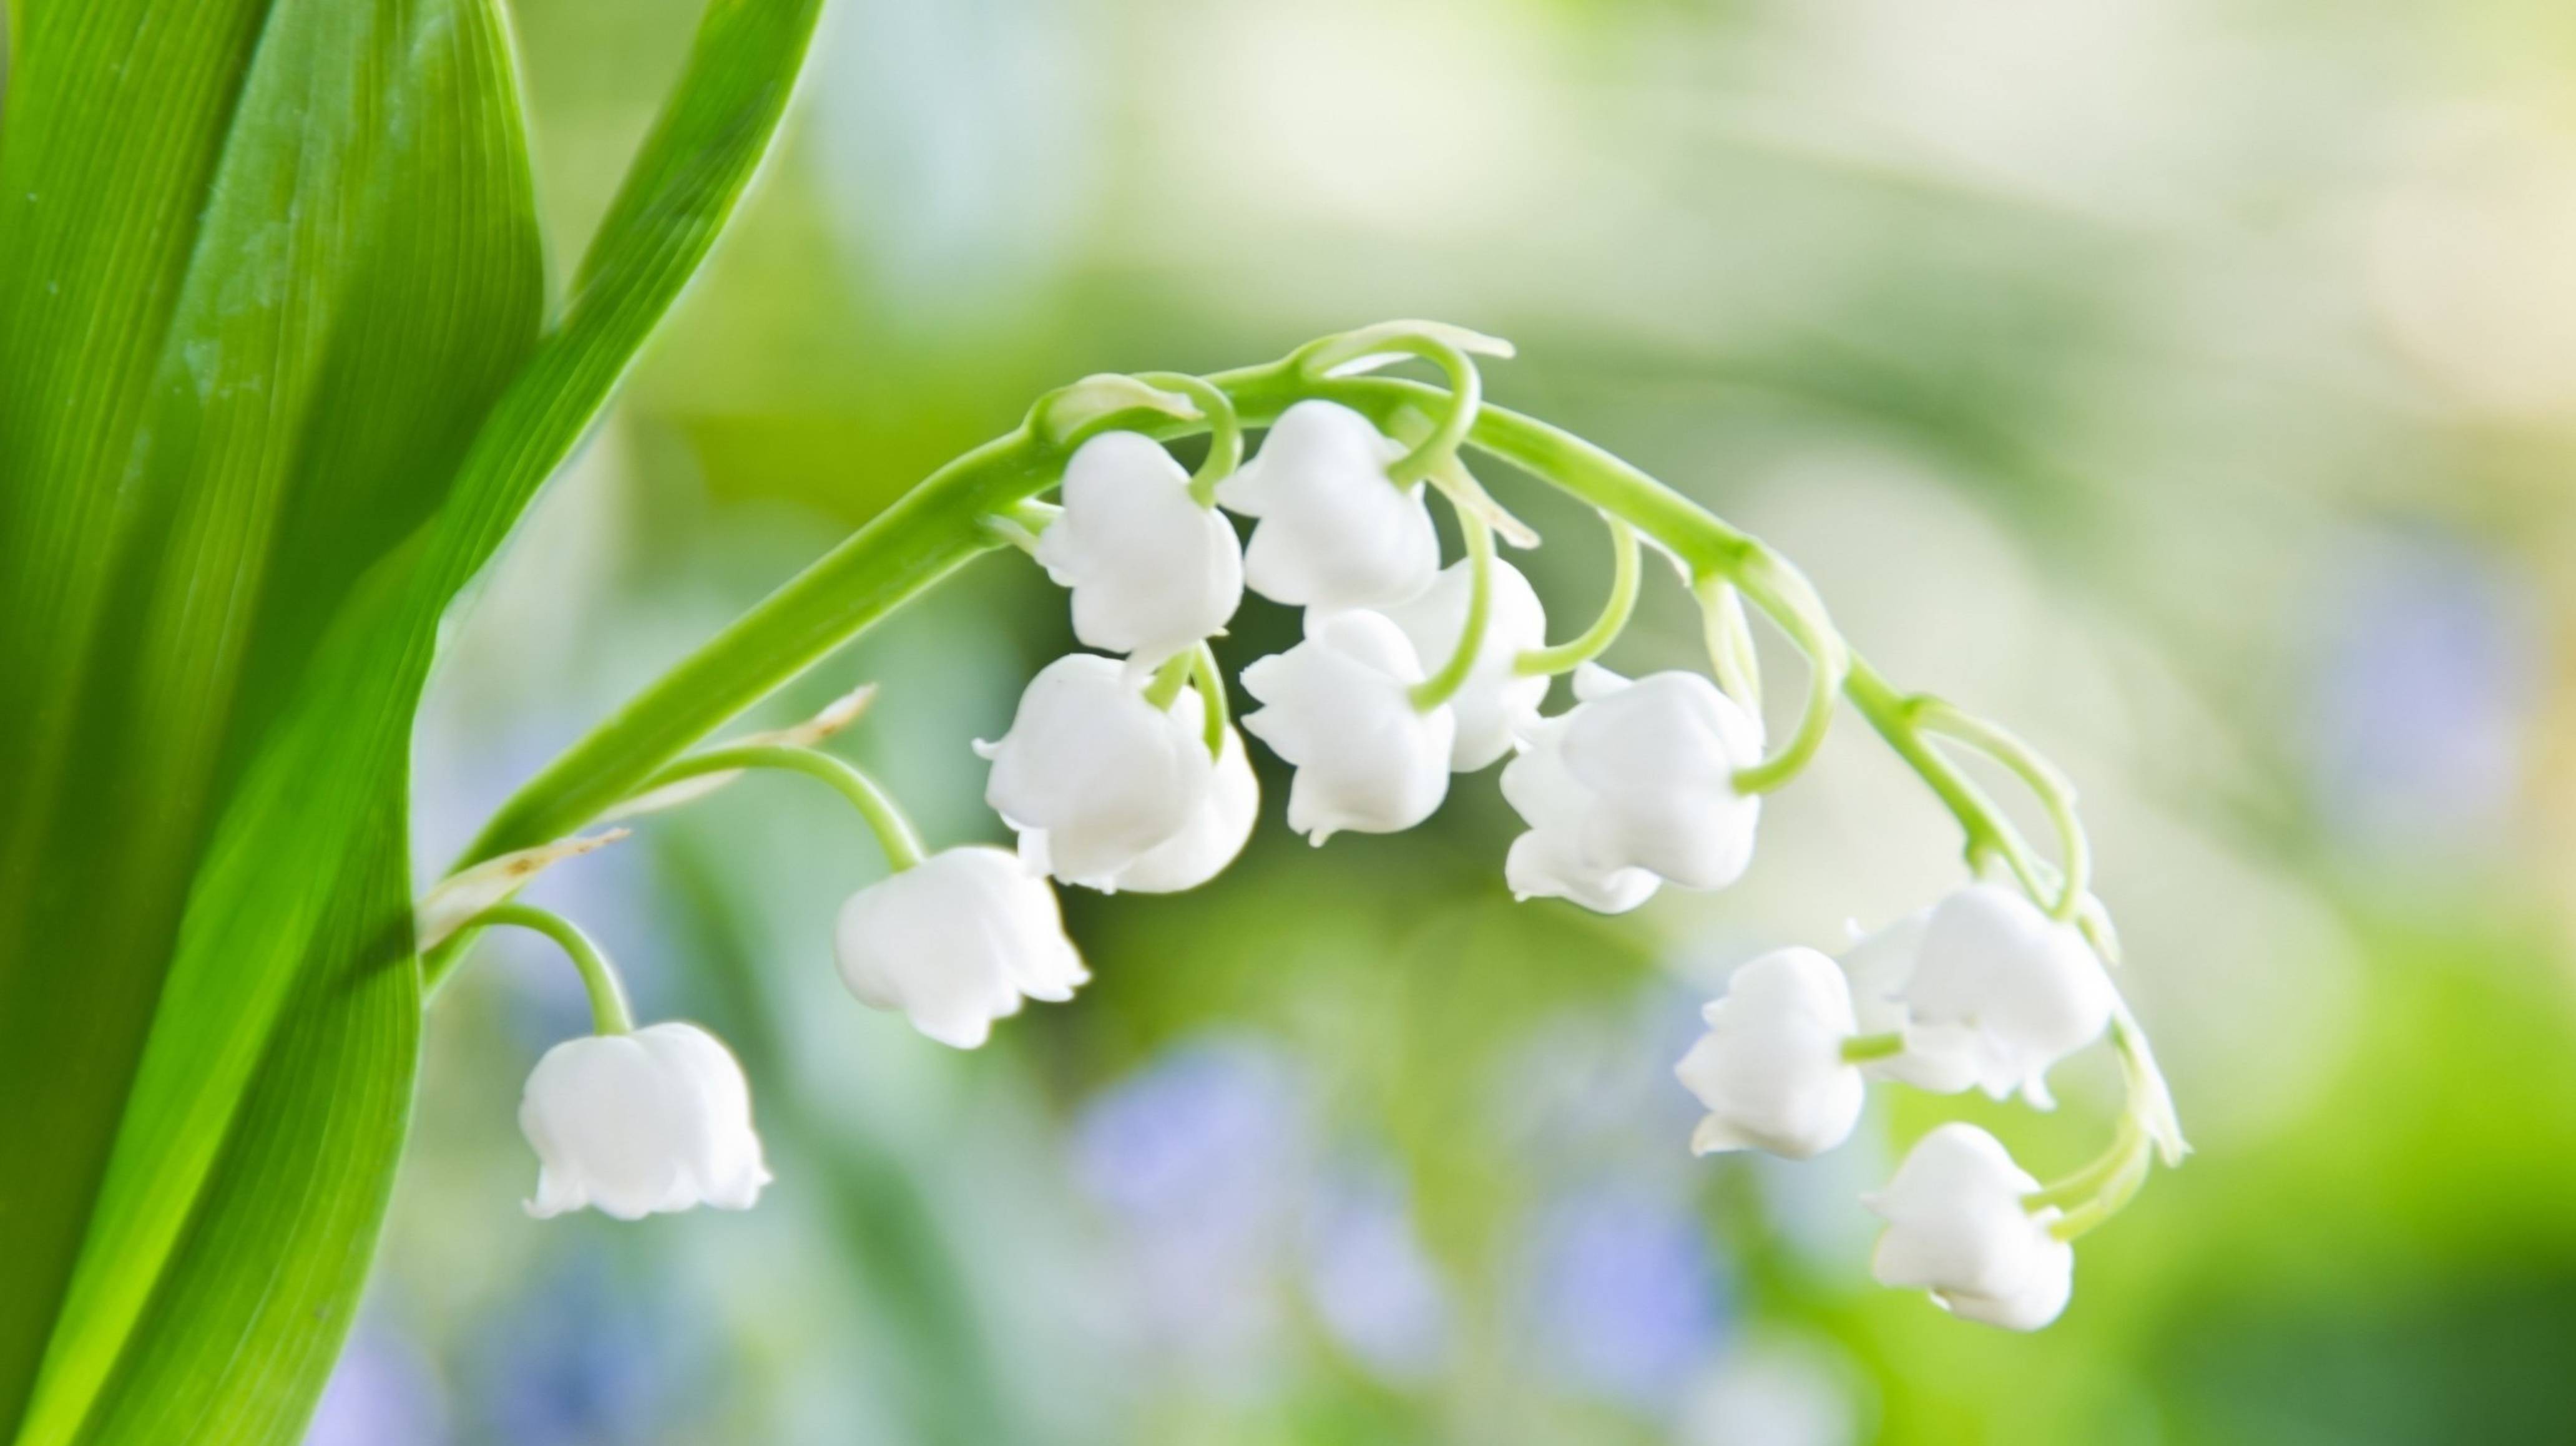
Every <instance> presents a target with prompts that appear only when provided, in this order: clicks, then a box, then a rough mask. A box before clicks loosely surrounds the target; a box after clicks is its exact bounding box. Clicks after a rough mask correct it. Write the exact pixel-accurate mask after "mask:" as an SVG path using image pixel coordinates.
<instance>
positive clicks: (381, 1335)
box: [304, 1321, 448, 1446]
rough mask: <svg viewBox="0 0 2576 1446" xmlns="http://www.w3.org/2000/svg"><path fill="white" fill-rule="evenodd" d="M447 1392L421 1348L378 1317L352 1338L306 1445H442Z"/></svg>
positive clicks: (324, 1397) (360, 1328)
mask: <svg viewBox="0 0 2576 1446" xmlns="http://www.w3.org/2000/svg"><path fill="white" fill-rule="evenodd" d="M447 1439H448V1434H447V1402H446V1393H445V1392H444V1390H443V1389H442V1388H441V1386H440V1384H439V1381H438V1378H437V1376H436V1375H435V1374H434V1373H433V1372H432V1370H431V1368H430V1364H429V1362H428V1360H427V1359H426V1358H424V1357H423V1356H422V1354H421V1353H420V1351H419V1349H418V1348H417V1347H415V1346H414V1345H413V1344H412V1343H411V1341H410V1340H408V1339H407V1338H405V1337H404V1336H402V1335H400V1334H398V1333H397V1332H395V1331H394V1330H392V1329H390V1328H388V1327H386V1326H385V1325H383V1324H381V1323H380V1322H376V1321H369V1322H367V1323H365V1324H363V1325H361V1326H360V1327H359V1328H358V1331H357V1333H356V1334H355V1335H354V1336H353V1337H351V1339H350V1341H349V1348H348V1349H347V1350H346V1351H344V1352H342V1353H341V1356H340V1363H339V1365H338V1366H337V1367H335V1368H334V1369H333V1371H332V1373H331V1386H330V1389H329V1390H327V1391H325V1392H323V1394H322V1402H321V1405H320V1406H319V1407H317V1408H316V1409H315V1410H314V1413H313V1424H312V1426H311V1427H310V1428H309V1429H307V1430H306V1432H305V1433H304V1446H440V1443H443V1442H445V1441H446V1440H447Z"/></svg>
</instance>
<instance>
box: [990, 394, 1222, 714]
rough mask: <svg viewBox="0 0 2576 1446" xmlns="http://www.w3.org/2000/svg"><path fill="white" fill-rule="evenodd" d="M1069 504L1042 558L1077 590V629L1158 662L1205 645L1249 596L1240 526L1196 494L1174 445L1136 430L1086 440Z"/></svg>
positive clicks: (1072, 476) (1043, 543)
mask: <svg viewBox="0 0 2576 1446" xmlns="http://www.w3.org/2000/svg"><path fill="white" fill-rule="evenodd" d="M1063 498H1064V512H1063V515H1061V516H1059V517H1057V518H1056V519H1055V521H1054V522H1053V523H1051V524H1049V525H1048V527H1047V529H1046V531H1045V532H1044V533H1043V534H1041V535H1040V536H1039V538H1038V547H1037V559H1038V561H1039V563H1040V564H1042V565H1043V566H1044V567H1045V568H1046V569H1047V573H1048V575H1049V576H1050V577H1052V578H1054V579H1055V580H1056V582H1058V583H1059V584H1061V585H1063V586H1065V587H1068V588H1071V589H1072V590H1073V631H1074V636H1075V637H1078V638H1080V639H1081V640H1082V641H1083V642H1084V643H1085V644H1087V645H1089V646H1091V647H1095V648H1102V649H1106V650H1108V651H1110V652H1117V653H1132V654H1134V656H1135V662H1136V663H1137V664H1138V665H1139V666H1142V667H1148V668H1150V667H1151V666H1153V665H1154V664H1155V663H1158V662H1161V661H1162V660H1163V659H1165V658H1168V657H1171V656H1172V655H1174V654H1176V653H1179V652H1181V651H1183V650H1184V649H1187V648H1189V647H1192V646H1194V645H1195V644H1197V643H1198V642H1199V641H1200V640H1201V639H1204V638H1206V637H1208V636H1210V635H1211V634H1214V633H1215V632H1217V631H1218V630H1219V629H1221V628H1223V627H1224V626H1225V624H1226V621H1227V620H1228V619H1229V618H1231V617H1233V616H1234V610H1235V607H1236V605H1237V604H1239V603H1240V602H1242V600H1243V549H1242V546H1241V544H1239V543H1238V542H1237V541H1236V540H1235V535H1234V528H1233V527H1232V526H1231V525H1230V524H1228V523H1227V521H1226V520H1225V518H1224V516H1223V515H1221V514H1219V513H1218V512H1216V511H1215V510H1214V509H1212V508H1206V507H1201V506H1199V505H1198V503H1197V501H1195V500H1194V499H1193V498H1192V497H1191V496H1190V493H1189V476H1188V474H1187V473H1185V472H1183V471H1182V470H1181V468H1180V464H1179V463H1177V462H1174V461H1173V460H1172V458H1171V454H1170V453H1168V452H1165V451H1164V450H1163V448H1162V446H1161V445H1160V444H1158V443H1156V442H1155V441H1153V440H1152V439H1151V438H1148V437H1145V436H1142V435H1140V434H1138V433H1135V432H1106V433H1103V434H1101V435H1100V436H1097V437H1094V438H1092V439H1091V440H1090V441H1088V442H1085V443H1083V444H1082V447H1081V449H1080V450H1079V451H1077V452H1075V453H1074V455H1073V459H1072V461H1071V462H1069V463H1068V464H1067V465H1066V467H1065V475H1064V487H1063Z"/></svg>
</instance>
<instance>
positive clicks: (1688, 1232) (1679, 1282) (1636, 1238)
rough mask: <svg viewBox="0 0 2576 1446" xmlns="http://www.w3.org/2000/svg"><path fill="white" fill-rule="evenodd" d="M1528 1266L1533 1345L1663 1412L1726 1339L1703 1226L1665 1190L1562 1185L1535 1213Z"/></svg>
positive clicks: (1606, 1392)
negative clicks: (1564, 1187)
mask: <svg viewBox="0 0 2576 1446" xmlns="http://www.w3.org/2000/svg"><path fill="white" fill-rule="evenodd" d="M1528 1269H1529V1279H1528V1294H1527V1296H1526V1297H1525V1298H1524V1303H1525V1307H1526V1309H1527V1311H1528V1316H1529V1322H1528V1323H1529V1328H1530V1332H1531V1335H1532V1338H1533V1344H1534V1345H1535V1347H1536V1355H1537V1357H1538V1359H1539V1361H1540V1362H1542V1363H1543V1364H1544V1365H1545V1367H1546V1368H1547V1370H1548V1371H1549V1372H1550V1373H1551V1374H1552V1375H1554V1376H1555V1377H1556V1378H1557V1379H1558V1380H1560V1381H1562V1382H1564V1383H1565V1384H1566V1385H1568V1386H1571V1387H1573V1388H1575V1389H1577V1390H1580V1391H1583V1392H1585V1393H1587V1394H1592V1395H1598V1396H1601V1397H1603V1398H1605V1399H1608V1400H1610V1401H1614V1402H1617V1403H1619V1404H1622V1405H1625V1406H1629V1407H1631V1408H1633V1409H1636V1410H1638V1411H1641V1412H1646V1413H1650V1414H1662V1413H1664V1412H1666V1411H1669V1410H1671V1409H1673V1408H1674V1407H1675V1406H1676V1405H1677V1404H1678V1401H1679V1398H1680V1396H1681V1393H1682V1391H1683V1389H1684V1388H1685V1387H1686V1386H1687V1385H1688V1384H1689V1382H1690V1380H1691V1378H1692V1376H1693V1374H1694V1372H1695V1371H1696V1370H1697V1369H1698V1368H1699V1367H1700V1365H1701V1364H1702V1363H1703V1362H1704V1361H1706V1359H1707V1358H1708V1357H1709V1356H1710V1355H1711V1354H1712V1353H1713V1352H1715V1351H1716V1350H1717V1349H1718V1348H1719V1347H1720V1346H1721V1344H1722V1343H1723V1341H1724V1339H1725V1334H1726V1325H1727V1312H1728V1305H1729V1301H1728V1292H1727V1289H1726V1282H1725V1279H1724V1277H1723V1275H1722V1274H1721V1273H1720V1269H1719V1265H1718V1262H1717V1259H1716V1257H1715V1256H1714V1255H1713V1254H1712V1253H1711V1252H1710V1249H1709V1243H1708V1239H1707V1234H1706V1228H1705V1227H1704V1226H1703V1225H1702V1224H1701V1223H1700V1221H1699V1219H1698V1217H1697V1216H1696V1215H1695V1214H1694V1213H1693V1212H1691V1211H1690V1210H1689V1209H1687V1208H1685V1207H1684V1206H1683V1205H1682V1203H1681V1202H1679V1201H1678V1200H1674V1199H1669V1198H1666V1197H1665V1196H1664V1195H1662V1194H1661V1193H1649V1192H1646V1191H1642V1190H1640V1189H1638V1188H1637V1187H1636V1186H1635V1185H1633V1184H1630V1183H1625V1182H1619V1183H1609V1184H1603V1185H1598V1186H1594V1187H1591V1188H1587V1189H1582V1190H1577V1191H1570V1192H1567V1193H1565V1194H1563V1195H1560V1196H1558V1197H1557V1198H1556V1199H1554V1200H1552V1201H1550V1202H1549V1203H1548V1204H1547V1205H1546V1206H1545V1207H1544V1208H1543V1209H1541V1210H1540V1211H1539V1213H1538V1216H1537V1219H1536V1222H1535V1225H1534V1228H1533V1229H1532V1231H1531V1234H1530V1243H1529V1267H1528Z"/></svg>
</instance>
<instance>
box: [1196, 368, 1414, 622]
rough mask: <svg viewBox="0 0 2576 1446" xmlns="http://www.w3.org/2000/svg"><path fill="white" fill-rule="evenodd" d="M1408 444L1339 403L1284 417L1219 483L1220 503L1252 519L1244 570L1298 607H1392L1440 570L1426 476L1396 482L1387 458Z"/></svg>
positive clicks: (1277, 598) (1257, 587)
mask: <svg viewBox="0 0 2576 1446" xmlns="http://www.w3.org/2000/svg"><path fill="white" fill-rule="evenodd" d="M1403 455H1404V448H1402V447H1400V446H1398V445H1397V444H1396V443H1395V442H1394V440H1393V439H1391V438H1389V437H1388V436H1387V435H1386V434H1385V433H1383V432H1380V431H1379V430H1378V429H1377V428H1376V427H1375V426H1374V425H1373V424H1371V423H1370V421H1369V419H1368V418H1366V417H1364V416H1361V415H1360V414H1359V413H1357V412H1355V411H1352V410H1351V409H1350V408H1348V407H1345V406H1342V405H1341V404H1339V403H1337V402H1323V401H1304V402H1299V403H1297V404H1296V405H1295V406H1293V407H1290V408H1289V409H1288V410H1287V411H1285V412H1283V413H1281V414H1280V417H1279V420H1278V421H1276V422H1274V423H1272V424H1271V427H1270V435H1269V436H1268V437H1266V438H1264V439H1263V441H1262V444H1261V450H1260V452H1258V453H1257V454H1255V455H1254V457H1253V458H1252V460H1251V461H1249V462H1246V463H1244V464H1243V465H1242V466H1241V467H1240V468H1238V469H1236V471H1235V473H1234V475H1233V476H1231V477H1228V478H1226V479H1225V480H1224V481H1223V482H1220V483H1218V484H1217V489H1216V497H1217V501H1219V502H1221V503H1223V504H1225V505H1226V506H1227V507H1228V508H1230V509H1232V510H1233V511H1236V512H1239V513H1241V514H1243V515H1244V516H1246V517H1249V518H1252V519H1254V524H1253V528H1252V541H1251V542H1250V543H1249V544H1248V545H1246V547H1245V548H1244V552H1243V577H1244V581H1245V582H1246V583H1247V584H1249V585H1250V586H1251V588H1252V590H1253V591H1254V592H1257V593H1259V594H1261V595H1262V596H1263V597H1266V598H1269V599H1270V600H1271V601H1273V602H1281V603H1286V604H1288V605H1289V606H1291V607H1314V608H1322V609H1325V610H1327V611H1332V610H1337V609H1342V608H1378V607H1391V606H1393V605H1394V604H1396V603H1400V602H1405V601H1408V600H1410V599H1412V598H1414V597H1416V596H1419V595H1420V594H1421V592H1422V590H1423V589H1424V588H1426V587H1429V586H1430V585H1431V578H1432V575H1433V574H1434V573H1436V572H1438V571H1439V570H1440V538H1439V534H1438V533H1436V532H1434V531H1433V530H1432V526H1431V509H1430V508H1429V507H1428V506H1427V505H1425V503H1424V500H1423V495H1422V492H1423V488H1422V484H1421V483H1420V482H1412V483H1408V484H1406V485H1404V486H1400V487H1399V486H1397V485H1396V483H1395V482H1394V480H1393V479H1391V478H1390V477H1388V476H1387V470H1386V469H1387V464H1389V463H1391V462H1393V461H1395V460H1396V459H1397V458H1399V457H1401V456H1403Z"/></svg>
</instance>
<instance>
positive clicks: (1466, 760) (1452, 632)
mask: <svg viewBox="0 0 2576 1446" xmlns="http://www.w3.org/2000/svg"><path fill="white" fill-rule="evenodd" d="M1486 565H1487V566H1488V567H1490V568H1492V569H1493V571H1492V574H1491V582H1490V584H1489V585H1490V586H1491V588H1492V590H1493V591H1492V594H1491V600H1490V602H1489V605H1488V607H1487V611H1486V614H1485V636H1484V640H1483V641H1482V642H1481V643H1480V644H1479V645H1478V646H1477V648H1476V661H1475V663H1474V665H1473V666H1472V667H1470V668H1469V670H1468V672H1467V679H1466V681H1465V682H1463V683H1461V684H1459V686H1458V691H1457V692H1456V693H1454V694H1451V695H1450V698H1449V707H1450V710H1451V711H1452V712H1454V713H1456V714H1457V715H1458V738H1457V741H1456V742H1455V743H1453V744H1452V745H1450V750H1449V768H1450V771H1452V772H1454V773H1473V772H1475V771H1476V770H1477V769H1479V768H1483V767H1484V766H1485V765H1487V764H1489V763H1492V762H1493V761H1494V760H1495V759H1497V758H1500V757H1502V756H1503V755H1504V754H1505V753H1508V752H1510V751H1511V746H1512V740H1513V739H1514V738H1516V737H1518V736H1519V735H1520V734H1522V733H1524V732H1526V731H1528V730H1529V729H1530V728H1532V727H1534V726H1535V725H1536V724H1537V723H1538V708H1539V704H1541V703H1543V702H1545V701H1546V700H1547V685H1548V679H1547V678H1546V677H1545V676H1544V675H1540V674H1531V675H1524V674H1522V673H1521V672H1519V671H1518V669H1517V667H1516V665H1517V664H1518V663H1519V661H1520V656H1521V654H1522V653H1524V652H1529V651H1532V650H1535V649H1538V648H1543V647H1546V646H1547V609H1546V607H1545V606H1544V605H1542V604H1541V603H1540V602H1539V600H1538V591H1537V589H1535V588H1533V587H1531V586H1530V583H1529V579H1528V578H1526V577H1523V576H1521V570H1520V569H1519V568H1516V567H1514V566H1512V565H1511V564H1510V563H1508V562H1505V561H1503V560H1502V559H1501V558H1499V557H1497V558H1493V559H1490V560H1489V561H1488V562H1487V564H1486ZM1475 583H1476V574H1475V563H1474V561H1473V560H1472V559H1467V558H1461V559H1460V560H1458V561H1457V562H1453V563H1451V564H1450V565H1449V566H1447V567H1446V568H1443V569H1442V570H1441V572H1440V575H1439V576H1438V577H1437V578H1434V579H1433V580H1432V583H1431V586H1430V587H1429V588H1428V589H1426V590H1425V591H1424V592H1423V593H1422V595H1421V596H1420V597H1417V598H1414V599H1413V600H1411V601H1410V602H1404V603H1398V604H1396V605H1395V606H1393V607H1390V608H1387V609H1384V611H1385V613H1386V615H1387V617H1388V618H1390V619H1392V620H1393V621H1394V623H1395V625H1396V626H1397V627H1399V628H1402V629H1404V635H1405V636H1406V637H1408V638H1410V639H1412V640H1413V649H1414V652H1415V654H1416V655H1418V656H1419V657H1420V658H1421V659H1422V665H1423V666H1424V667H1425V668H1437V667H1438V666H1440V664H1442V663H1444V662H1446V661H1447V660H1448V658H1449V656H1450V654H1452V653H1454V652H1456V651H1457V650H1458V636H1459V634H1460V633H1463V632H1465V631H1466V628H1467V608H1468V599H1469V597H1470V595H1471V594H1472V593H1473V591H1474V589H1475Z"/></svg>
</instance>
